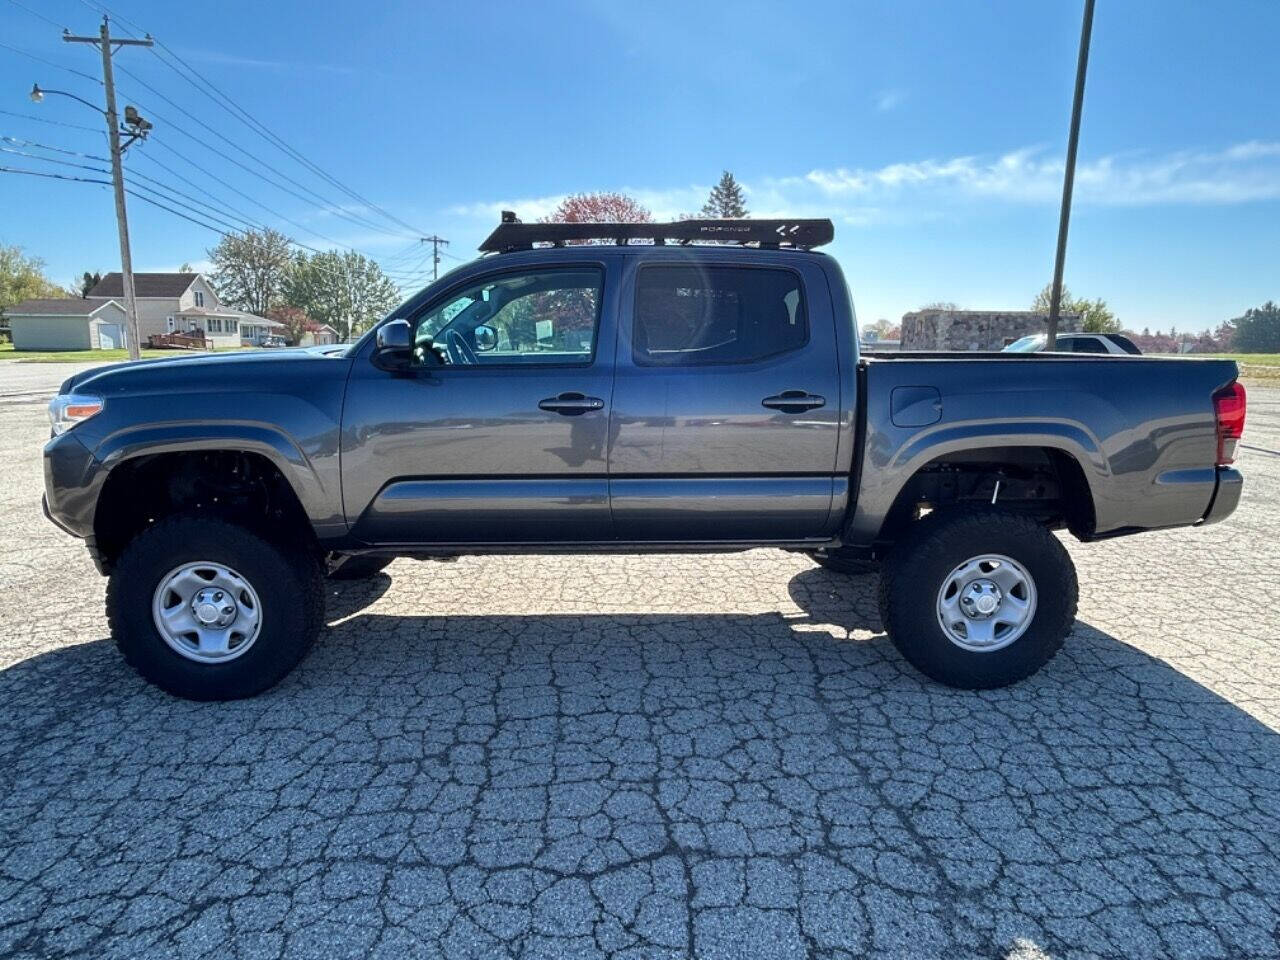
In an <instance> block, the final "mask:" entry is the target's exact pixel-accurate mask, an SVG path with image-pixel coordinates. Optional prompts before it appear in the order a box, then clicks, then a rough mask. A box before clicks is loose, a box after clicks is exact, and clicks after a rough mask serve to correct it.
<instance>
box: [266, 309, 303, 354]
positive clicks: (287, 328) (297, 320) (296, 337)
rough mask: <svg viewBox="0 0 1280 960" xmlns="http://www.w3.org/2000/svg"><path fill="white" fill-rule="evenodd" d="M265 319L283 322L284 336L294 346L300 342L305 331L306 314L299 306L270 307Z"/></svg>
mask: <svg viewBox="0 0 1280 960" xmlns="http://www.w3.org/2000/svg"><path fill="white" fill-rule="evenodd" d="M267 319H268V320H274V321H276V323H283V324H284V338H285V339H286V340H288V341H289V342H290V343H291V344H293V345H294V346H297V345H298V344H299V343H301V342H302V335H303V334H304V333H306V331H307V314H306V311H304V310H303V309H302V308H301V307H286V306H280V307H272V308H271V309H270V310H268V311H267Z"/></svg>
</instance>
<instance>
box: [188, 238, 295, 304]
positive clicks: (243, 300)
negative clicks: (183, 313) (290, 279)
mask: <svg viewBox="0 0 1280 960" xmlns="http://www.w3.org/2000/svg"><path fill="white" fill-rule="evenodd" d="M292 242H293V241H291V240H290V239H289V238H288V237H286V236H285V235H284V234H283V233H280V232H278V231H276V230H272V229H271V228H269V227H268V228H267V229H265V230H262V231H258V230H249V231H246V232H245V233H239V234H228V235H227V236H224V237H223V238H222V239H221V240H220V241H219V242H218V245H217V246H216V247H214V248H213V249H212V250H210V251H208V253H209V259H210V260H211V261H212V262H213V272H212V274H211V275H210V277H209V280H210V281H211V282H212V283H213V286H214V288H215V289H216V290H217V291H218V297H219V298H220V299H221V300H222V301H223V302H224V303H226V304H229V305H230V306H233V307H235V308H236V309H237V310H243V311H245V312H246V313H252V314H255V315H257V316H259V317H264V316H266V314H267V311H268V310H270V309H271V308H272V307H273V306H275V305H276V304H277V303H279V302H280V297H281V295H282V293H283V291H284V283H285V278H286V277H287V276H288V274H289V268H290V266H291V264H292V262H293V258H292V254H291V252H290V246H291V244H292Z"/></svg>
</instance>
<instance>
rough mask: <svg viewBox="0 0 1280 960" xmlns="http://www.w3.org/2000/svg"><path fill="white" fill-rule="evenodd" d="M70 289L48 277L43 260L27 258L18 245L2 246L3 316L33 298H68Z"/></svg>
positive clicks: (0, 287) (0, 297)
mask: <svg viewBox="0 0 1280 960" xmlns="http://www.w3.org/2000/svg"><path fill="white" fill-rule="evenodd" d="M66 295H67V292H66V291H65V290H63V289H62V288H61V287H59V286H58V285H57V284H56V283H54V282H53V281H52V280H50V279H49V278H48V277H47V276H45V272H44V261H43V260H41V259H40V258H39V257H28V256H27V255H26V254H24V253H23V252H22V248H21V247H18V246H3V245H0V316H3V315H4V310H5V307H11V306H13V305H14V304H15V303H21V302H22V301H23V300H30V299H31V298H33V297H65V296H66Z"/></svg>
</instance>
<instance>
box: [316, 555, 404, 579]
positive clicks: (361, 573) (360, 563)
mask: <svg viewBox="0 0 1280 960" xmlns="http://www.w3.org/2000/svg"><path fill="white" fill-rule="evenodd" d="M394 559H395V557H379V556H375V555H373V554H359V555H357V556H354V557H348V558H347V560H346V561H345V562H344V563H343V564H342V566H340V567H338V569H336V570H333V571H330V572H329V574H328V577H329V579H330V580H368V579H369V578H370V577H372V576H373V575H374V574H376V573H380V572H381V571H382V569H383V568H384V567H386V565H387V564H389V563H390V562H391V561H392V560H394Z"/></svg>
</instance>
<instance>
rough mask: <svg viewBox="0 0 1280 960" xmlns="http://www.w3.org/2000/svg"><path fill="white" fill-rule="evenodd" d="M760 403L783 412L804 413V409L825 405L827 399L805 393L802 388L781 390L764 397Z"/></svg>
mask: <svg viewBox="0 0 1280 960" xmlns="http://www.w3.org/2000/svg"><path fill="white" fill-rule="evenodd" d="M760 403H761V404H762V405H763V406H766V407H768V408H769V409H771V410H781V411H782V412H783V413H804V412H805V411H806V410H814V409H816V408H818V407H825V406H826V405H827V399H826V397H819V396H817V395H816V394H812V393H806V392H805V391H804V390H783V391H782V392H781V393H779V394H777V395H775V396H772V397H765V398H764V399H763V400H761V401H760Z"/></svg>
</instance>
